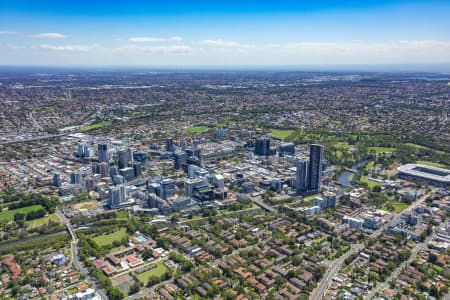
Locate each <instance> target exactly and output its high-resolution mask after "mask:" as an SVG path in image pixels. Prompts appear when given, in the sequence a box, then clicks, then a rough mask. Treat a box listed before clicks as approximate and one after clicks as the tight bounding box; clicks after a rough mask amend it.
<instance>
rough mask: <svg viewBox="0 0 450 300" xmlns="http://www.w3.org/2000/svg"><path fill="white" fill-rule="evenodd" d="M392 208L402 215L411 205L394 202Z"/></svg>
mask: <svg viewBox="0 0 450 300" xmlns="http://www.w3.org/2000/svg"><path fill="white" fill-rule="evenodd" d="M392 207H394V210H395V212H396V213H398V214H399V213H401V212H402V211H404V210H405V209H407V208H408V207H409V204H406V203H400V202H392Z"/></svg>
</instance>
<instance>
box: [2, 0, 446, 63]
mask: <svg viewBox="0 0 450 300" xmlns="http://www.w3.org/2000/svg"><path fill="white" fill-rule="evenodd" d="M242 2H244V1H234V0H229V1H212V0H211V1H187V0H185V1H177V0H175V1H112V0H111V1H103V0H101V1H94V0H91V1H85V0H79V1H71V0H66V1H56V0H54V1H38V0H35V1H23V0H16V1H12V0H11V1H6V0H0V65H57V66H64V65H67V66H143V67H145V66H295V65H339V64H345V65H348V64H439V63H450V17H449V16H450V1H387V0H378V1H371V0H365V1H361V0H360V1H282V0H280V1H245V3H242Z"/></svg>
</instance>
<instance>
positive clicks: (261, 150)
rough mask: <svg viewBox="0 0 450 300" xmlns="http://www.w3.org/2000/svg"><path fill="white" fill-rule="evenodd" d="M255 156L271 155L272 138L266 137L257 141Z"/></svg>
mask: <svg viewBox="0 0 450 300" xmlns="http://www.w3.org/2000/svg"><path fill="white" fill-rule="evenodd" d="M255 154H256V155H260V156H269V155H270V138H269V137H264V138H261V139H257V140H256V144H255Z"/></svg>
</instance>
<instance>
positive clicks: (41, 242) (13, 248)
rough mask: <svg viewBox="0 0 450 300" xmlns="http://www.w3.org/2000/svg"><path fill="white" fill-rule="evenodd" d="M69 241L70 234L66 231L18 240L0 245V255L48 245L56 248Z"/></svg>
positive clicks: (42, 247)
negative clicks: (23, 240) (33, 238)
mask: <svg viewBox="0 0 450 300" xmlns="http://www.w3.org/2000/svg"><path fill="white" fill-rule="evenodd" d="M69 241H70V236H69V235H68V234H67V233H62V234H58V235H55V236H49V237H44V238H39V239H35V240H30V241H25V242H19V243H17V244H12V245H5V246H3V247H2V246H1V244H0V255H4V254H8V253H17V252H19V251H25V250H32V249H45V248H49V247H55V248H58V247H60V246H63V245H66V244H67V243H68V242H69Z"/></svg>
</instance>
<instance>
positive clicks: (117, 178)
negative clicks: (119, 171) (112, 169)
mask: <svg viewBox="0 0 450 300" xmlns="http://www.w3.org/2000/svg"><path fill="white" fill-rule="evenodd" d="M112 180H113V183H114V184H115V185H118V184H124V183H125V178H124V177H123V176H122V175H114V176H113V177H112Z"/></svg>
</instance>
